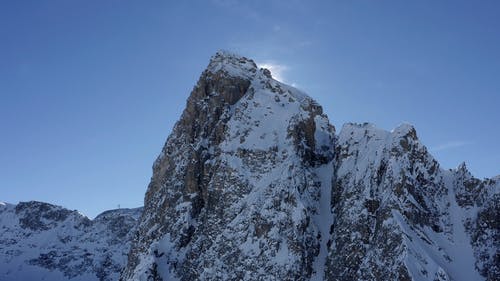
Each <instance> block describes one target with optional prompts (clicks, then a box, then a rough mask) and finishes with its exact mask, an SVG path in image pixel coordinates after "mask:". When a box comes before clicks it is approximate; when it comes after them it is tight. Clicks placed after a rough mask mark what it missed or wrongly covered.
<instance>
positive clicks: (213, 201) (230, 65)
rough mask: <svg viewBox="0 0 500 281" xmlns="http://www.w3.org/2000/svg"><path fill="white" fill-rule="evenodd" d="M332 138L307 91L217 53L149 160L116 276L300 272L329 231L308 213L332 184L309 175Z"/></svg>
mask: <svg viewBox="0 0 500 281" xmlns="http://www.w3.org/2000/svg"><path fill="white" fill-rule="evenodd" d="M333 144H334V128H333V127H332V126H331V125H330V124H329V123H328V120H327V118H326V116H325V115H323V114H322V109H321V107H320V106H319V105H318V104H316V102H315V101H313V100H312V99H311V98H309V97H308V96H306V95H304V94H303V93H301V92H299V91H298V90H296V89H294V88H291V87H289V86H286V85H284V84H282V83H279V82H277V81H275V80H273V79H272V78H271V76H270V74H269V72H268V71H267V70H262V69H257V66H256V65H255V63H254V62H253V61H251V60H249V59H246V58H243V57H239V56H236V55H232V54H228V53H218V54H216V55H215V56H214V57H213V58H212V60H211V62H210V65H209V66H208V68H207V70H206V71H205V72H204V73H203V74H202V76H201V78H200V80H199V81H198V84H197V85H196V87H195V88H194V90H193V92H192V93H191V96H190V97H189V99H188V102H187V106H186V109H185V111H184V113H183V114H182V117H181V119H180V121H179V122H178V123H177V124H176V125H175V128H174V131H173V133H172V135H171V136H170V137H169V138H168V140H167V143H166V144H165V147H164V148H163V150H162V153H161V155H160V156H159V157H158V159H157V160H156V162H155V164H154V172H153V177H152V181H151V184H150V185H149V187H148V191H147V193H146V198H145V212H144V216H143V218H142V220H141V222H140V225H139V235H138V237H139V239H137V240H135V241H134V243H133V248H132V251H131V254H130V256H129V263H128V266H127V268H126V270H125V272H124V274H123V275H122V277H123V278H124V279H127V280H148V278H153V279H154V280H160V279H161V278H163V280H168V279H169V278H174V277H178V278H181V279H183V280H199V279H205V280H214V279H221V280H242V279H252V280H258V279H265V278H268V277H269V276H275V277H276V278H284V279H286V278H292V279H296V280H305V279H308V278H309V277H311V276H312V275H313V274H314V273H315V268H314V262H315V261H316V260H317V259H316V257H317V256H318V254H319V253H320V251H321V245H320V244H321V243H320V242H321V241H322V239H325V238H324V237H326V236H323V238H322V235H326V234H327V233H328V232H327V231H326V232H325V233H322V228H321V227H320V224H319V220H318V219H319V217H318V216H319V214H320V211H321V208H322V207H325V206H321V204H320V203H321V202H320V200H319V199H320V198H329V194H330V187H331V182H330V181H329V180H324V181H320V180H319V179H320V178H325V179H326V178H328V176H326V177H319V176H318V175H319V174H328V172H325V171H331V169H332V164H331V160H332V159H333ZM325 204H326V208H325V210H327V211H328V210H329V202H325ZM327 224H328V222H327ZM325 256H326V255H325Z"/></svg>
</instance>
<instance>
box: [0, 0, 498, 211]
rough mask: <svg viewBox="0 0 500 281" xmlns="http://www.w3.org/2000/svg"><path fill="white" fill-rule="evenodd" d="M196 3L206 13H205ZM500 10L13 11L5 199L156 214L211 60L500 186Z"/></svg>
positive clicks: (3, 126) (60, 6)
mask: <svg viewBox="0 0 500 281" xmlns="http://www.w3.org/2000/svg"><path fill="white" fill-rule="evenodd" d="M194 3H196V4H194ZM499 13H500V2H498V1H456V0H453V1H399V0H394V1H323V2H316V1H241V2H239V1H224V0H218V1H198V2H195V1H126V0H121V1H118V0H109V1H106V0H85V1H83V0H81V1H79V0H73V1H67V0H59V1H57V0H51V1H39V0H36V1H22V0H20V1H1V2H0V97H1V99H0V130H1V131H0V132H1V135H0V136H1V137H0V201H7V202H11V203H17V202H19V201H27V200H40V201H47V202H50V203H54V204H59V205H63V206H65V207H68V208H70V209H78V210H80V211H81V212H82V213H84V214H87V215H89V216H90V217H94V216H95V215H96V214H98V213H99V212H101V211H103V210H106V209H111V208H116V207H117V206H118V205H119V204H120V206H121V207H136V206H140V205H141V204H142V201H143V196H144V193H145V191H146V187H147V184H148V182H149V178H150V176H151V165H152V163H153V161H154V159H155V158H156V156H157V155H158V153H159V152H160V150H161V148H162V146H163V143H164V141H165V139H166V138H167V136H168V135H169V133H170V131H171V129H172V126H173V124H174V122H175V121H176V120H177V119H178V117H179V115H180V113H181V111H182V109H183V108H184V105H185V101H186V98H187V97H188V95H189V92H190V91H191V89H192V87H193V86H194V84H195V82H196V80H197V78H198V76H199V75H200V73H201V71H202V70H203V69H204V68H205V67H206V65H207V63H208V60H209V57H210V56H211V55H212V54H213V53H214V52H215V51H216V50H218V49H228V50H232V51H235V52H238V53H241V54H243V55H245V56H248V57H251V58H254V59H255V60H256V61H257V62H258V63H260V64H266V65H269V66H271V68H273V69H274V70H275V72H277V74H278V76H280V78H281V79H282V80H284V81H285V82H288V83H293V84H294V85H296V86H297V87H299V88H301V89H303V90H305V91H306V92H308V93H309V95H311V96H312V97H314V98H315V99H317V100H318V102H320V104H322V105H323V108H324V109H325V112H326V113H327V114H328V115H329V117H330V119H331V121H332V122H333V123H334V125H335V126H336V127H337V129H338V130H340V128H341V125H342V124H343V123H344V122H349V121H354V122H365V121H369V122H372V123H375V124H376V125H378V126H379V127H382V128H384V129H387V130H390V129H392V128H394V127H395V126H397V125H398V124H400V123H401V122H409V123H412V124H414V125H415V127H416V128H417V132H418V134H419V136H420V139H421V140H422V142H423V143H424V144H425V145H427V147H428V148H429V149H430V150H431V151H432V152H433V154H434V155H435V157H436V158H437V159H438V160H439V161H440V162H441V164H442V166H443V167H444V168H453V167H456V166H457V165H458V164H459V163H460V162H462V161H466V163H467V164H468V166H469V168H470V169H471V171H472V172H473V173H474V174H475V175H476V176H478V177H492V176H495V175H497V174H499V173H500V145H499V139H500V126H499V122H500V17H499V16H498V15H499Z"/></svg>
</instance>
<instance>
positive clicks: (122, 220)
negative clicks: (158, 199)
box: [0, 201, 142, 281]
mask: <svg viewBox="0 0 500 281" xmlns="http://www.w3.org/2000/svg"><path fill="white" fill-rule="evenodd" d="M141 211H142V208H139V209H119V210H111V211H107V212H104V213H102V214H100V215H99V216H97V217H96V218H95V219H94V220H90V219H88V218H87V217H85V216H83V215H81V214H80V213H78V212H76V211H70V210H67V209H64V208H62V207H59V206H54V205H51V204H47V203H42V202H35V201H32V202H22V203H19V204H17V205H11V204H5V203H1V204H0V280H2V281H15V280H30V281H37V280H54V281H57V280H85V281H91V280H100V281H103V280H117V279H118V275H119V273H120V271H121V270H122V268H123V266H124V265H125V262H126V257H127V253H128V251H129V249H130V243H129V241H130V240H131V238H132V237H131V236H132V233H133V230H134V227H135V225H136V224H137V220H138V218H139V216H140V214H141Z"/></svg>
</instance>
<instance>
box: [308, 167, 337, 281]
mask: <svg viewBox="0 0 500 281" xmlns="http://www.w3.org/2000/svg"><path fill="white" fill-rule="evenodd" d="M316 174H317V175H318V178H320V179H321V195H320V196H321V197H320V199H319V210H318V213H317V214H315V215H314V216H313V220H314V223H315V224H316V225H317V226H318V227H319V231H320V233H321V242H320V243H321V244H320V251H319V255H318V257H317V258H316V259H315V261H314V264H313V270H314V275H313V276H312V277H311V281H315V280H318V281H319V280H324V279H325V278H324V274H325V263H326V257H327V256H328V250H329V249H328V246H327V243H328V240H329V239H330V226H331V225H332V224H333V214H332V209H331V198H332V197H331V194H332V177H333V162H331V163H329V164H327V165H323V166H322V167H320V168H318V169H317V170H316Z"/></svg>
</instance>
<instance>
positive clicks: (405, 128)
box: [391, 123, 417, 140]
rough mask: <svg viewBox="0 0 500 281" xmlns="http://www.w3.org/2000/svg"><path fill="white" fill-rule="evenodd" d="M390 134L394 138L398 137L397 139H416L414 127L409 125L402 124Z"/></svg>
mask: <svg viewBox="0 0 500 281" xmlns="http://www.w3.org/2000/svg"><path fill="white" fill-rule="evenodd" d="M391 133H392V134H393V135H394V136H399V137H407V136H408V137H410V138H412V139H414V140H416V139H417V130H415V127H413V125H411V124H409V123H402V124H400V125H399V126H397V127H396V128H394V129H393V130H392V131H391Z"/></svg>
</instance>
